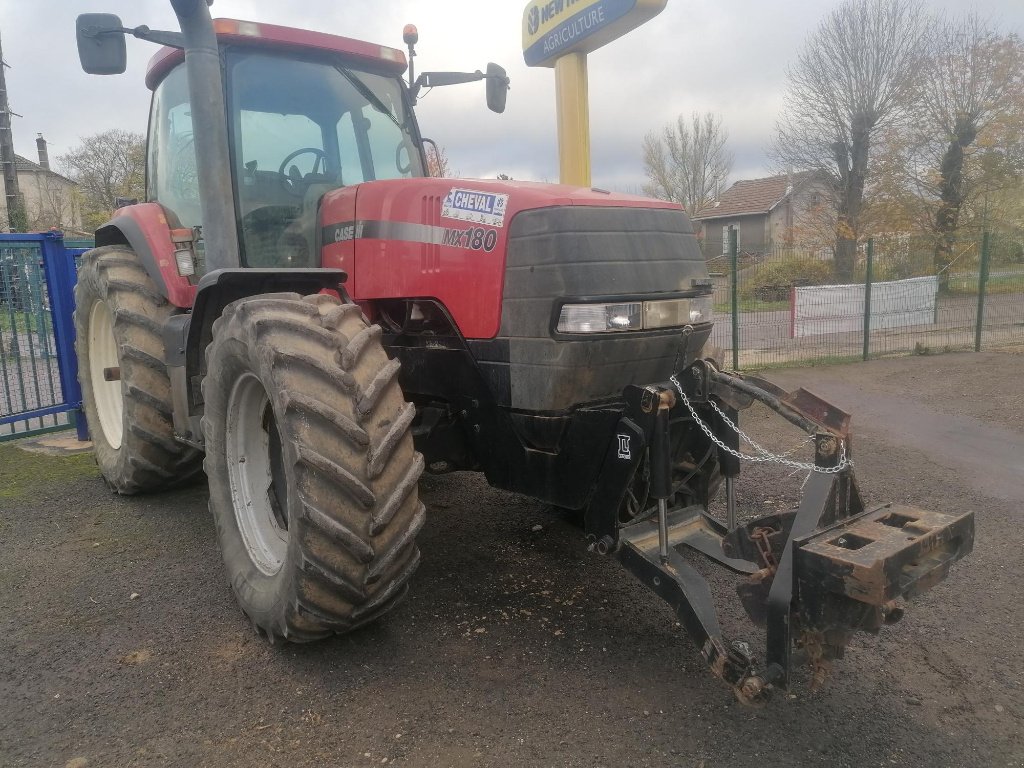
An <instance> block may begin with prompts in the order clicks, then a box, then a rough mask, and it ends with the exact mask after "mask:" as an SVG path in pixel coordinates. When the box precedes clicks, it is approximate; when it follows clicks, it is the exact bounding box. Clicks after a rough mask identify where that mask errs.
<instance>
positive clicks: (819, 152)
mask: <svg viewBox="0 0 1024 768" xmlns="http://www.w3.org/2000/svg"><path fill="white" fill-rule="evenodd" d="M925 31H926V23H925V18H924V15H923V11H922V8H921V2H920V0H847V2H845V3H843V5H841V6H839V7H838V8H836V9H835V10H834V11H832V12H831V13H829V15H828V16H826V17H825V19H824V20H823V21H822V22H821V24H820V25H819V27H818V29H817V30H816V31H815V32H814V33H813V34H812V35H811V37H810V38H809V39H808V40H807V41H806V42H805V44H804V47H803V49H802V50H801V51H800V53H799V55H798V56H797V60H796V62H795V63H794V64H793V65H792V66H791V67H790V69H789V71H788V80H789V83H788V91H787V94H786V107H785V111H784V113H783V116H782V117H781V119H780V120H779V123H778V126H777V129H776V138H775V141H774V144H773V147H772V156H773V158H774V160H775V162H776V163H777V164H778V165H779V167H780V168H782V169H787V170H788V169H794V170H808V171H820V172H826V173H828V174H829V175H830V176H831V177H832V181H833V185H834V189H835V195H834V199H835V204H836V238H835V264H836V276H837V277H838V278H839V279H840V280H851V279H852V277H853V268H854V259H855V255H856V248H857V238H858V236H859V234H860V223H861V221H860V219H861V210H862V208H863V204H864V189H865V184H866V181H867V179H868V172H869V162H870V158H871V146H872V141H873V139H874V138H875V136H876V134H877V132H878V131H880V130H883V129H884V128H886V127H888V126H890V125H891V124H893V123H894V122H896V121H898V120H899V119H901V118H902V117H904V116H905V115H907V114H908V112H909V109H910V106H911V103H912V95H913V89H914V85H915V82H916V78H917V76H918V74H919V71H920V63H921V61H922V57H923V48H924V40H925Z"/></svg>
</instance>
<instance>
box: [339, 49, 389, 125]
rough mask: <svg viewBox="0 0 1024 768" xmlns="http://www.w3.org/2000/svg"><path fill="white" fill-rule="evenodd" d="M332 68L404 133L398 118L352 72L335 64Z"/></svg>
mask: <svg viewBox="0 0 1024 768" xmlns="http://www.w3.org/2000/svg"><path fill="white" fill-rule="evenodd" d="M334 68H335V69H336V70H338V71H339V72H340V73H341V74H342V75H343V76H344V77H345V79H346V80H348V81H349V82H350V83H351V84H352V87H353V88H355V89H356V90H357V91H359V95H360V96H362V97H363V98H364V99H366V100H367V101H368V102H369V103H370V106H372V107H373V108H374V109H376V110H377V111H378V112H380V113H382V114H385V115H387V116H388V119H390V120H391V122H392V123H394V124H395V126H396V127H397V128H398V130H400V131H405V124H404V123H400V122H398V118H397V117H395V115H394V113H392V111H391V110H390V109H388V107H387V105H386V104H385V103H384V102H383V101H382V100H381V98H380V96H378V95H377V94H376V93H374V92H373V90H372V89H371V88H370V86H368V85H367V84H366V83H364V82H363V81H362V80H360V79H359V78H358V77H356V75H354V74H353V73H352V72H349V71H348V70H347V69H345V68H344V67H339V66H338V65H337V64H335V65H334Z"/></svg>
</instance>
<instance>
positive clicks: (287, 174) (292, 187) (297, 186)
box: [277, 147, 327, 197]
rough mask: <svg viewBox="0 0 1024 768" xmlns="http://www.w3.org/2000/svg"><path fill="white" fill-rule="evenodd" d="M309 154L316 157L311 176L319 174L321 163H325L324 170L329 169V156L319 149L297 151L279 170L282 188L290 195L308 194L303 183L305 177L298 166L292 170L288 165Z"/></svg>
mask: <svg viewBox="0 0 1024 768" xmlns="http://www.w3.org/2000/svg"><path fill="white" fill-rule="evenodd" d="M307 153H308V154H311V155H314V157H315V159H314V160H313V169H312V170H311V171H310V175H313V174H316V173H318V169H319V168H320V164H321V163H323V166H324V170H326V169H327V155H326V154H325V153H324V151H323V150H322V149H317V148H316V147H302V149H296V150H295V151H294V152H292V153H291V154H290V155H288V157H286V158H285V159H284V160H282V161H281V167H280V168H278V169H277V175H278V176H279V177H280V180H281V186H282V187H283V188H284V191H285V192H287V193H288V194H289V195H294V196H295V197H302V196H303V195H304V194H305V193H306V190H305V188H304V186H303V183H302V182H303V179H304V178H305V177H304V176H303V175H302V174H301V173H300V172H299V169H298V166H295V165H293V166H292V167H291V168H288V163H290V162H291V161H292V160H294V159H295V158H297V157H299V156H300V155H305V154H307ZM286 169H287V170H286Z"/></svg>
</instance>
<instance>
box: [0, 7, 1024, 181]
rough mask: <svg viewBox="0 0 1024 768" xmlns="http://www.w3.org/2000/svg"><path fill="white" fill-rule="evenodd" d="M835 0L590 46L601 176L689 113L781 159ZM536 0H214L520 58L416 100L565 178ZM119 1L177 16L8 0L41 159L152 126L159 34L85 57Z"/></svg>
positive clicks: (472, 149)
mask: <svg viewBox="0 0 1024 768" xmlns="http://www.w3.org/2000/svg"><path fill="white" fill-rule="evenodd" d="M836 4H837V3H836V2H835V0H774V1H769V0H668V3H667V6H666V8H665V10H664V11H663V12H662V13H661V14H660V15H658V16H656V17H655V18H654V19H652V20H651V21H649V22H647V23H646V24H644V25H642V26H640V27H638V28H637V29H635V30H633V31H632V32H630V33H628V34H627V35H625V36H624V37H622V38H620V39H618V40H615V41H613V42H611V43H609V44H607V45H606V46H604V47H602V48H600V49H599V50H597V51H594V52H593V53H591V54H590V55H589V57H588V68H589V81H590V130H591V151H592V177H593V183H594V185H596V186H599V187H603V188H606V189H612V190H616V191H623V192H639V191H640V188H641V186H642V185H643V183H644V181H645V178H644V173H643V160H642V153H641V142H642V140H643V137H644V135H645V134H647V133H648V132H650V131H652V130H660V129H661V128H663V127H664V126H665V125H666V124H668V123H669V122H671V121H674V120H675V119H676V117H677V116H678V115H689V114H690V113H692V112H694V111H699V112H703V111H712V112H715V113H718V114H720V115H721V116H722V119H723V122H724V125H725V127H726V128H727V130H728V132H729V147H730V149H731V151H732V152H733V154H734V157H735V160H734V164H733V173H732V180H736V179H745V178H756V177H759V176H765V175H769V174H770V173H771V170H772V169H771V166H770V162H769V159H768V157H767V152H766V149H767V147H768V145H769V144H770V142H771V138H772V133H773V130H774V126H775V121H776V119H777V117H778V115H779V112H780V110H781V108H782V105H783V97H784V93H785V83H786V81H785V74H786V67H787V65H788V64H789V62H790V61H791V60H792V59H793V57H794V56H795V54H796V52H797V51H798V50H799V48H800V46H801V44H802V43H803V41H804V40H805V39H806V37H807V36H808V35H809V34H810V33H812V32H813V31H814V29H815V28H816V27H817V25H818V23H819V22H820V20H821V18H822V17H823V16H824V15H825V14H826V13H827V12H828V11H829V10H830V9H831V8H833V7H834V6H835V5H836ZM525 5H526V3H525V0H476V1H475V2H474V1H472V0H433V1H428V0H300V1H299V2H282V1H281V0H215V2H214V3H213V6H212V12H213V15H214V16H215V17H217V16H223V17H229V18H239V19H247V20H252V21H263V22H269V23H274V24H283V25H287V26H294V27H302V28H306V29H315V30H319V31H323V32H330V33H335V34H340V35H345V36H347V37H355V38H360V39H364V40H369V41H371V42H375V43H379V44H382V45H390V46H393V47H397V48H404V45H403V43H402V28H403V26H404V25H405V24H407V23H413V24H415V25H416V26H417V27H418V29H419V33H420V42H419V44H418V45H417V54H418V55H417V57H416V66H417V71H422V70H460V71H473V70H476V69H481V70H482V69H484V68H485V66H486V63H487V62H488V61H495V62H497V63H498V64H501V65H502V66H504V67H505V69H506V70H507V71H508V75H509V77H510V79H511V90H510V92H509V95H508V107H507V109H506V111H505V113H504V114H501V115H497V114H494V113H492V112H490V111H488V110H487V108H486V105H485V103H484V86H483V83H473V84H469V85H461V86H451V87H447V88H437V89H435V90H434V91H432V92H430V93H429V94H428V95H427V96H426V97H425V98H423V99H422V100H421V101H420V104H419V106H418V108H417V112H418V116H419V121H420V128H421V131H422V133H423V134H424V135H425V136H428V137H430V138H432V139H434V140H435V141H436V142H437V143H438V144H439V145H440V146H442V147H443V148H444V149H445V151H446V153H447V155H448V158H449V162H450V166H451V168H452V169H453V170H454V171H456V172H458V175H460V176H464V177H476V178H488V177H490V178H493V177H495V176H496V175H497V174H499V173H505V174H508V175H510V176H512V177H513V178H516V179H524V180H536V181H552V182H554V181H558V147H557V133H556V119H555V82H554V72H553V70H551V69H548V68H543V67H536V68H531V67H527V66H526V65H525V63H524V62H523V55H522V32H521V29H522V15H523V9H524V7H525ZM926 5H927V7H928V8H930V9H932V10H935V11H941V12H945V13H948V14H954V15H955V14H957V13H962V12H963V11H965V10H967V9H969V8H974V9H976V10H977V11H978V12H979V13H981V14H982V15H983V16H985V17H988V18H991V19H992V20H994V21H996V22H997V23H999V25H1000V26H1001V27H1002V28H1003V29H1004V30H1006V31H1016V32H1018V33H1020V34H1024V0H975V1H973V2H971V1H970V0H926ZM90 12H106V13H116V14H118V15H119V16H120V17H121V19H122V22H123V23H124V25H125V26H128V27H134V26H138V25H141V24H146V25H148V26H149V27H151V28H153V29H176V26H175V18H174V15H173V12H172V11H171V7H170V3H169V2H167V0H0V40H2V44H3V58H4V61H5V62H6V63H7V64H8V66H9V68H8V70H7V90H8V97H9V100H10V106H11V110H12V111H13V112H14V113H17V114H18V115H20V117H15V118H14V119H13V131H14V145H15V151H16V152H17V153H18V154H20V155H22V156H23V157H27V158H30V159H32V160H35V159H36V148H35V138H36V134H37V133H42V134H43V135H44V136H45V137H46V139H47V141H48V142H49V147H50V157H51V160H54V159H55V158H57V157H58V156H59V155H61V154H62V153H64V152H67V151H68V150H70V149H71V148H73V147H75V146H76V145H78V144H79V143H80V141H81V139H82V138H83V137H86V136H89V135H91V134H95V133H98V132H101V131H104V130H108V129H111V128H122V129H126V130H131V131H137V132H139V133H144V132H145V129H146V116H147V112H148V108H149V95H150V94H149V91H148V90H147V89H146V87H145V84H144V82H143V80H144V76H145V71H146V63H147V62H148V60H149V58H150V56H152V54H153V53H154V52H155V50H156V46H154V45H153V44H151V43H146V42H143V41H140V40H135V39H132V38H129V39H128V70H127V72H126V73H125V74H123V75H115V76H106V77H99V76H90V75H86V74H85V73H83V72H82V70H81V68H80V66H79V64H78V55H77V50H76V47H75V17H76V16H77V15H78V14H79V13H90Z"/></svg>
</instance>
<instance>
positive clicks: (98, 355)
mask: <svg viewBox="0 0 1024 768" xmlns="http://www.w3.org/2000/svg"><path fill="white" fill-rule="evenodd" d="M179 312H181V310H180V309H178V308H177V307H174V306H173V305H171V304H169V303H168V302H167V300H166V299H165V298H164V297H163V296H162V295H161V294H160V292H159V291H158V290H157V288H156V286H155V285H154V284H153V281H152V280H151V279H150V278H149V276H148V275H147V274H146V271H145V269H143V267H142V264H141V263H140V262H139V259H138V257H137V256H136V255H135V253H134V251H132V250H131V249H130V248H128V247H127V246H122V245H109V246H104V247H102V248H96V249H94V250H91V251H88V252H87V253H86V254H85V255H84V256H83V257H82V265H81V267H80V269H79V272H78V284H77V285H76V286H75V335H76V341H75V351H76V352H77V354H78V366H79V381H80V383H81V385H82V400H83V407H84V408H85V416H86V420H87V421H88V423H89V431H90V433H91V436H92V441H93V448H94V452H95V456H96V463H97V464H98V465H99V468H100V472H101V473H102V475H103V478H104V479H105V480H106V482H107V484H108V485H109V486H110V487H111V488H113V489H114V490H116V491H117V492H118V493H123V494H133V493H138V492H140V491H154V490H158V489H161V488H166V487H168V486H171V485H176V484H179V483H182V482H185V481H187V480H190V479H192V478H194V477H195V476H196V475H197V474H198V473H199V472H200V470H201V455H200V454H199V452H198V451H196V450H194V449H192V448H189V447H188V446H186V445H183V444H181V443H179V442H177V441H176V440H175V439H174V428H173V423H172V417H171V384H170V380H169V379H168V377H167V371H166V368H165V366H164V363H163V358H164V344H163V339H162V337H161V330H162V327H163V324H164V322H165V321H166V320H167V318H169V317H170V316H171V315H174V314H177V313H179ZM110 368H119V369H120V380H119V381H118V380H116V379H115V380H114V381H105V380H104V376H103V372H104V369H110Z"/></svg>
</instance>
